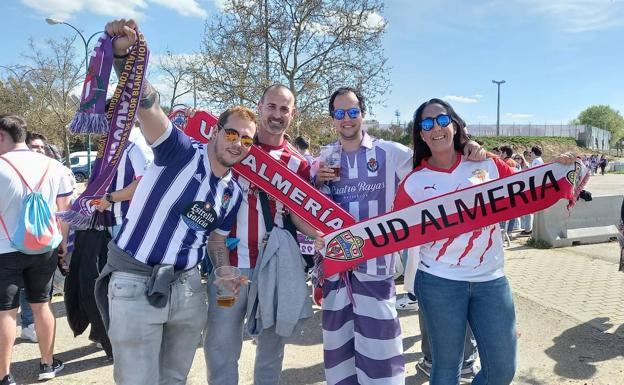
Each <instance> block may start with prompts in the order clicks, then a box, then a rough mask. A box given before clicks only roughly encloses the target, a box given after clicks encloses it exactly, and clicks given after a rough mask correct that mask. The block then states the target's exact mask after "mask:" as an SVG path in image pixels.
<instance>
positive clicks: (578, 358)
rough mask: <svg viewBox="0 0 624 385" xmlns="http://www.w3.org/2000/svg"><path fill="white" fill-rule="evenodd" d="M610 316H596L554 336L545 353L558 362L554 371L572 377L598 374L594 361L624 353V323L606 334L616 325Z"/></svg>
mask: <svg viewBox="0 0 624 385" xmlns="http://www.w3.org/2000/svg"><path fill="white" fill-rule="evenodd" d="M608 321H609V318H607V317H599V318H594V319H593V320H591V321H589V322H585V323H583V324H581V325H578V326H575V327H573V328H570V329H568V330H566V331H564V332H563V333H561V335H559V336H558V337H555V338H554V339H553V342H554V345H553V346H551V347H549V348H548V349H546V350H545V351H544V352H545V353H546V354H547V355H548V356H549V357H550V358H552V359H553V360H555V361H556V362H557V363H556V364H555V373H556V374H558V375H559V376H561V377H565V378H570V379H589V378H591V377H593V376H594V375H595V373H596V370H597V369H596V366H595V365H594V363H596V362H601V361H607V360H610V359H613V358H615V357H618V356H620V355H622V356H624V351H623V350H622V346H624V337H623V335H624V325H620V326H619V327H618V328H617V330H616V331H615V333H613V334H611V333H605V332H604V330H608V329H610V328H611V327H612V326H613V325H612V324H609V323H608Z"/></svg>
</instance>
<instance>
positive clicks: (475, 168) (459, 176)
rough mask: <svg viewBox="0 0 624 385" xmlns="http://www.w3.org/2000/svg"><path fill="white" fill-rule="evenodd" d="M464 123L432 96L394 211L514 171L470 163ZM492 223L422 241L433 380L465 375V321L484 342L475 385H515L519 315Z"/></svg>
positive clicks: (420, 277)
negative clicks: (454, 234) (431, 240)
mask: <svg viewBox="0 0 624 385" xmlns="http://www.w3.org/2000/svg"><path fill="white" fill-rule="evenodd" d="M465 127H466V124H465V123H464V121H463V120H462V119H461V118H460V117H459V116H458V115H457V114H456V113H455V111H454V110H453V108H452V107H451V106H450V105H449V104H448V103H447V102H445V101H443V100H440V99H431V100H429V101H427V102H425V103H423V104H422V105H421V106H420V107H418V109H417V110H416V112H415V114H414V132H413V135H414V138H413V140H414V164H413V166H414V170H413V171H412V173H411V174H410V175H409V176H407V177H406V178H405V180H404V181H403V183H402V185H401V188H400V190H399V192H398V194H397V198H396V200H395V209H396V208H401V207H405V206H406V205H409V204H413V203H415V202H419V201H423V200H425V199H429V198H433V197H435V196H439V195H443V194H445V193H449V192H453V191H456V190H457V189H460V188H465V187H469V186H472V185H474V184H478V183H483V182H485V181H487V180H489V179H495V178H500V177H504V176H508V175H511V174H513V172H514V171H513V170H512V169H511V168H510V167H509V166H508V165H507V164H505V162H504V161H502V160H501V159H500V158H498V157H488V158H487V159H485V160H483V161H477V162H474V161H466V159H465V158H464V157H463V156H462V153H463V149H464V146H465V144H466V143H467V142H468V137H467V134H466V130H465ZM497 228H498V225H491V226H488V227H486V228H483V229H477V230H475V231H471V232H469V233H465V234H461V235H458V236H456V237H453V238H448V239H444V240H440V241H436V242H432V243H428V244H425V245H422V246H420V248H419V252H418V255H419V256H420V263H419V266H418V272H417V274H416V283H415V291H416V294H417V297H418V302H419V304H420V309H421V312H422V315H423V318H424V322H425V326H426V328H427V330H428V335H429V337H428V342H429V344H430V346H431V354H432V359H433V366H432V368H431V380H430V381H431V382H430V383H431V384H432V385H456V384H458V382H459V378H460V368H461V364H462V359H463V350H464V338H465V334H466V322H468V323H469V324H470V327H471V328H472V331H473V333H474V336H475V338H476V341H477V346H478V347H479V354H480V356H481V367H482V369H481V371H480V372H479V373H477V375H476V376H475V378H474V380H473V382H472V383H473V384H475V385H480V384H486V383H487V384H496V385H505V384H509V383H511V381H512V379H513V377H514V373H515V369H516V319H515V312H514V305H513V299H512V296H511V290H510V288H509V283H508V282H507V279H506V278H505V275H504V273H503V244H502V240H501V237H500V236H499V234H500V233H499V231H497Z"/></svg>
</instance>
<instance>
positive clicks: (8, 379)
mask: <svg viewBox="0 0 624 385" xmlns="http://www.w3.org/2000/svg"><path fill="white" fill-rule="evenodd" d="M0 385H15V378H13V376H12V375H11V373H9V374H7V375H6V376H4V378H3V379H2V381H0Z"/></svg>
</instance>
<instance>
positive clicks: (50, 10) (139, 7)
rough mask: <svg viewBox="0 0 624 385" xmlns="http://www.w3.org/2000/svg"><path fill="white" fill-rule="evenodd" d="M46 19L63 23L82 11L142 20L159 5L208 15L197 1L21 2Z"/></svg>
mask: <svg viewBox="0 0 624 385" xmlns="http://www.w3.org/2000/svg"><path fill="white" fill-rule="evenodd" d="M21 1H22V3H23V4H24V5H26V6H27V7H30V8H32V9H35V10H37V11H39V12H40V13H42V14H43V15H44V16H46V17H52V18H54V19H59V20H62V21H65V20H68V19H70V18H71V17H72V16H73V15H74V14H76V13H78V12H81V11H88V12H92V13H94V14H97V15H104V16H114V17H125V18H134V19H141V18H142V17H143V16H144V15H145V12H146V11H147V9H148V7H149V5H150V4H158V5H161V6H164V7H167V8H170V9H173V10H175V11H177V12H178V13H179V14H180V15H182V16H190V17H201V18H205V17H207V16H208V13H207V12H206V11H205V10H204V9H203V8H201V6H200V5H199V3H198V2H197V0H176V1H175V2H172V1H167V0H21Z"/></svg>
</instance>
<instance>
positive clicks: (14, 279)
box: [0, 114, 73, 385]
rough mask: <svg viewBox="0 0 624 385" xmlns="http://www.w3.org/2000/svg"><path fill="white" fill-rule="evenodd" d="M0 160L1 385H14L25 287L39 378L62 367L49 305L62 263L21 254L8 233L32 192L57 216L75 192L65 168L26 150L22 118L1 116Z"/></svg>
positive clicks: (51, 256)
mask: <svg viewBox="0 0 624 385" xmlns="http://www.w3.org/2000/svg"><path fill="white" fill-rule="evenodd" d="M0 155H1V157H2V158H1V159H0V163H3V164H2V166H0V197H2V199H0V219H1V220H2V223H3V224H2V225H1V226H0V384H2V385H11V384H15V380H14V379H13V376H12V375H11V374H10V365H11V351H12V349H13V344H14V343H15V334H16V329H15V324H16V321H17V319H16V318H17V310H18V308H19V302H20V300H19V293H20V290H19V288H20V287H25V288H26V290H27V293H28V302H29V303H30V305H31V308H32V311H33V315H34V321H35V329H36V333H37V339H38V343H39V351H40V352H41V360H40V361H39V377H38V378H39V380H49V379H52V378H54V377H55V376H56V374H57V373H58V372H59V371H61V370H62V369H63V367H64V365H63V363H62V362H61V361H60V360H58V359H57V358H54V356H53V352H54V335H55V328H56V319H55V317H54V313H53V312H52V308H51V306H50V298H51V293H52V282H53V278H54V271H55V270H56V267H57V262H58V258H57V257H56V255H55V254H54V253H53V251H48V252H46V253H43V254H35V255H30V254H25V253H23V252H20V251H18V250H17V249H15V248H14V247H13V244H12V242H11V239H10V235H9V234H14V233H15V229H16V228H17V226H18V222H19V220H20V215H21V214H20V211H21V207H22V202H23V201H24V198H25V197H26V196H27V195H28V194H30V191H38V192H40V193H41V194H42V196H43V198H44V199H45V201H46V202H47V204H48V207H49V208H50V210H51V214H52V215H55V214H56V212H57V211H63V210H67V209H68V208H69V204H70V200H71V196H72V194H73V187H72V185H71V181H70V179H69V177H68V175H67V171H66V168H65V167H63V165H62V164H60V163H59V162H57V161H55V160H53V159H50V158H48V157H46V156H45V155H42V154H41V153H39V152H38V151H37V152H35V151H31V150H30V149H29V148H28V146H27V145H26V121H25V120H24V119H23V118H22V117H20V116H18V115H15V114H3V115H0ZM26 185H28V186H29V187H30V188H28V187H27V186H26ZM31 189H32V190H31ZM62 233H63V240H62V241H61V244H60V246H59V248H60V251H59V253H58V255H60V256H64V255H65V254H66V252H67V238H66V237H67V226H66V225H63V232H62Z"/></svg>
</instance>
